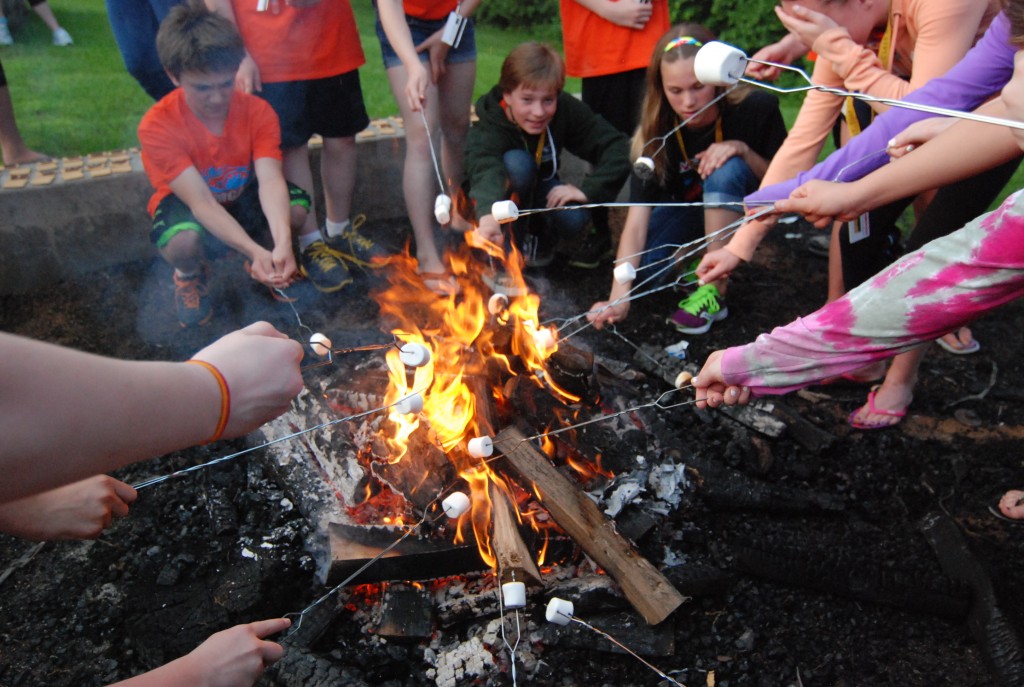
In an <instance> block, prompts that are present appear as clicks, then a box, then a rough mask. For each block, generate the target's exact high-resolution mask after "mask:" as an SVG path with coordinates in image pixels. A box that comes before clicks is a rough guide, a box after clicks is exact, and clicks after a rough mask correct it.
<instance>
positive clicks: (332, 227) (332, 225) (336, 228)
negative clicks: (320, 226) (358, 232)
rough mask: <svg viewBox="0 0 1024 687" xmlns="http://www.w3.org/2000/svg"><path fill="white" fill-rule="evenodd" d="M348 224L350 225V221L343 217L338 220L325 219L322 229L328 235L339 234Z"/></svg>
mask: <svg viewBox="0 0 1024 687" xmlns="http://www.w3.org/2000/svg"><path fill="white" fill-rule="evenodd" d="M350 226H352V222H350V221H349V220H347V219H343V220H341V221H340V222H332V221H331V220H326V221H325V222H324V231H325V232H326V233H327V235H328V236H341V235H342V234H343V233H344V232H345V230H346V229H348V228H349V227H350Z"/></svg>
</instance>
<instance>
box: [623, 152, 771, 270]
mask: <svg viewBox="0 0 1024 687" xmlns="http://www.w3.org/2000/svg"><path fill="white" fill-rule="evenodd" d="M757 186H758V179H757V177H756V176H754V172H753V171H752V170H751V169H750V166H749V165H747V163H746V162H744V161H743V159H742V158H738V157H733V158H729V160H727V161H726V163H725V164H724V165H722V166H721V167H719V168H718V169H716V170H715V171H714V172H713V173H712V174H711V176H709V177H708V178H707V179H705V180H704V195H703V198H702V199H703V201H704V202H705V203H730V202H735V203H739V202H741V201H742V200H743V197H744V196H746V195H747V194H749V193H753V192H754V191H756V190H757ZM736 211H737V212H741V213H742V212H743V207H742V206H740V205H737V206H736ZM703 236H704V208H702V207H660V208H654V210H653V211H652V212H651V219H650V222H648V224H647V242H646V243H645V244H644V250H647V251H650V252H648V253H644V254H643V257H642V258H641V260H640V266H641V267H645V266H647V265H649V264H651V263H653V262H658V261H659V260H668V258H669V256H670V255H672V253H673V251H675V250H676V248H675V246H678V245H681V244H685V243H689V242H691V241H698V240H700V239H701V238H702V237H703ZM696 247H697V246H696V245H694V246H691V247H688V248H684V249H682V250H681V251H680V255H686V254H687V253H690V252H692V251H693V249H694V248H696ZM652 248H653V249H654V250H651V249H652ZM664 264H665V263H659V267H661V266H662V265H664ZM656 269H657V268H656Z"/></svg>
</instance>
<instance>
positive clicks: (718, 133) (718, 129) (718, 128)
mask: <svg viewBox="0 0 1024 687" xmlns="http://www.w3.org/2000/svg"><path fill="white" fill-rule="evenodd" d="M676 141H678V142H679V151H680V152H681V153H682V154H683V160H685V161H686V168H687V169H693V163H691V162H690V156H689V155H687V154H686V144H685V143H683V131H682V129H676ZM721 142H722V118H721V117H719V118H718V119H716V120H715V143H721Z"/></svg>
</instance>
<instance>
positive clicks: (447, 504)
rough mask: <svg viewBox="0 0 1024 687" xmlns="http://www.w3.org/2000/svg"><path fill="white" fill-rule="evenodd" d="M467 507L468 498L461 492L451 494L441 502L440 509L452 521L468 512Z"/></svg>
mask: <svg viewBox="0 0 1024 687" xmlns="http://www.w3.org/2000/svg"><path fill="white" fill-rule="evenodd" d="M469 506H470V500H469V497H468V496H466V495H465V494H464V493H462V492H461V491H455V492H452V493H451V494H449V495H448V496H447V497H445V500H444V501H442V502H441V509H442V510H443V511H444V514H445V515H447V516H448V517H449V518H451V519H452V520H454V519H455V518H457V517H459V516H460V515H462V514H463V513H465V512H466V511H468V510H469Z"/></svg>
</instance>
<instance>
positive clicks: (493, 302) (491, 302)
mask: <svg viewBox="0 0 1024 687" xmlns="http://www.w3.org/2000/svg"><path fill="white" fill-rule="evenodd" d="M507 307H508V296H506V295H505V294H503V293H496V294H494V295H492V296H491V297H490V298H489V299H487V312H489V313H491V314H492V315H500V314H501V313H502V312H504V311H505V308H507Z"/></svg>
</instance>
